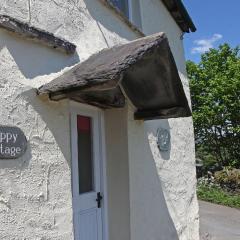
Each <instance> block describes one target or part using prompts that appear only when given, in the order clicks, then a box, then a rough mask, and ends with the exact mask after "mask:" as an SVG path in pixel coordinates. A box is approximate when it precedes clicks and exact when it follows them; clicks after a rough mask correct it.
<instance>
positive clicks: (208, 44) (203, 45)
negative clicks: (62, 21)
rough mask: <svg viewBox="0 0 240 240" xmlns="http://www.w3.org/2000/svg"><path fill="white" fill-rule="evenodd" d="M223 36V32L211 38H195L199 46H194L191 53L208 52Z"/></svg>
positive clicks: (195, 42)
mask: <svg viewBox="0 0 240 240" xmlns="http://www.w3.org/2000/svg"><path fill="white" fill-rule="evenodd" d="M222 37H223V36H222V35H221V34H218V33H215V34H213V36H212V37H211V38H208V39H199V40H195V41H194V44H196V45H197V46H196V47H193V48H192V50H191V53H192V54H195V53H200V54H201V53H205V52H207V51H208V50H209V49H210V48H213V44H214V43H215V42H217V41H218V40H220V39H221V38H222Z"/></svg>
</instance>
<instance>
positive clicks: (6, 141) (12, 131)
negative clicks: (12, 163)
mask: <svg viewBox="0 0 240 240" xmlns="http://www.w3.org/2000/svg"><path fill="white" fill-rule="evenodd" d="M26 149H27V139H26V136H25V135H24V133H23V131H22V130H21V129H20V128H18V127H11V126H0V159H16V158H19V157H21V156H22V155H23V154H24V153H25V151H26Z"/></svg>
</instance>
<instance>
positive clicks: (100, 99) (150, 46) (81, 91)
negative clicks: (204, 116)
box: [38, 33, 191, 120]
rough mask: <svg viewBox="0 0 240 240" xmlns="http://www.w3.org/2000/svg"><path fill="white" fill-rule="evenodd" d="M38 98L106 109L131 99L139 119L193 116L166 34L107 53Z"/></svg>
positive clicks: (82, 65) (42, 90)
mask: <svg viewBox="0 0 240 240" xmlns="http://www.w3.org/2000/svg"><path fill="white" fill-rule="evenodd" d="M38 94H39V95H42V94H48V95H49V98H50V99H51V100H55V101H58V100H61V99H65V98H69V99H73V100H75V101H78V102H83V103H87V104H91V105H95V106H99V107H102V108H121V107H124V105H125V97H127V98H128V99H129V100H130V101H131V102H132V104H133V105H134V106H135V108H136V111H135V114H134V117H135V119H144V120H150V119H157V118H177V117H188V116H191V111H190V108H189V106H188V102H187V99H186V96H185V93H184V90H183V86H182V83H181V80H180V77H179V75H178V71H177V67H176V64H175V62H174V58H173V55H172V53H171V50H170V47H169V44H168V40H167V37H166V35H165V34H164V33H158V34H155V35H152V36H148V37H144V38H141V39H138V40H135V41H132V42H130V43H127V44H123V45H119V46H114V47H112V48H108V49H104V50H102V51H101V52H99V53H97V54H94V55H92V56H91V57H90V58H88V59H87V60H86V61H85V62H82V63H79V64H77V65H76V66H74V67H73V68H72V69H70V70H69V71H67V72H66V73H64V74H63V75H61V76H60V77H58V78H56V79H54V80H53V81H51V82H49V83H47V84H45V85H43V86H41V87H40V88H39V89H38Z"/></svg>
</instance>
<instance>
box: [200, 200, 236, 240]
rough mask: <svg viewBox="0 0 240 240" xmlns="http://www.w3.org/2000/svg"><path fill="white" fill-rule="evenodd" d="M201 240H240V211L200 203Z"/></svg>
mask: <svg viewBox="0 0 240 240" xmlns="http://www.w3.org/2000/svg"><path fill="white" fill-rule="evenodd" d="M199 208H200V236H201V240H240V210H238V209H235V208H229V207H225V206H220V205H216V204H212V203H208V202H203V201H199Z"/></svg>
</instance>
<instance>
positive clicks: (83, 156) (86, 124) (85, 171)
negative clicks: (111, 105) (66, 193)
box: [77, 115, 94, 194]
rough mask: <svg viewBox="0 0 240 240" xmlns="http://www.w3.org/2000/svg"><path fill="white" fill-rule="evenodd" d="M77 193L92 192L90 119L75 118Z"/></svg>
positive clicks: (83, 117)
mask: <svg viewBox="0 0 240 240" xmlns="http://www.w3.org/2000/svg"><path fill="white" fill-rule="evenodd" d="M77 129H78V171H79V174H78V175H79V193H80V194H82V193H87V192H91V191H93V188H94V181H93V179H94V178H93V175H94V173H93V156H92V155H93V154H92V119H91V118H90V117H85V116H81V115H78V116H77Z"/></svg>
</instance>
